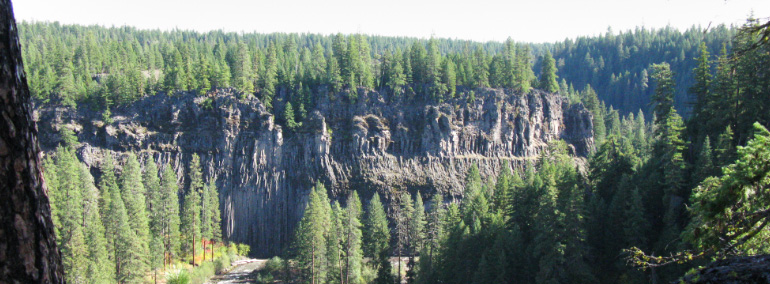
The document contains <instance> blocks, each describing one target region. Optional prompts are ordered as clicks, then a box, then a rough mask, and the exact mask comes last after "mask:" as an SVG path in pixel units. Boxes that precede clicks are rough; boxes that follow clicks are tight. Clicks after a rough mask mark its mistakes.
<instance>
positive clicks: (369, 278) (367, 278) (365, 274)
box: [361, 263, 377, 283]
mask: <svg viewBox="0 0 770 284" xmlns="http://www.w3.org/2000/svg"><path fill="white" fill-rule="evenodd" d="M361 278H362V279H363V282H364V283H374V279H376V278H377V270H376V269H374V267H372V266H371V265H370V264H369V263H364V264H363V265H361Z"/></svg>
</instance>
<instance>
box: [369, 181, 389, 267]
mask: <svg viewBox="0 0 770 284" xmlns="http://www.w3.org/2000/svg"><path fill="white" fill-rule="evenodd" d="M366 213H367V214H366V222H365V228H366V230H365V231H364V253H365V254H364V255H365V256H368V257H371V258H372V259H374V260H375V268H377V269H385V268H384V265H386V264H385V263H384V262H388V263H389V261H388V257H390V229H389V228H388V219H387V216H386V215H385V208H384V207H383V206H382V202H380V195H379V194H377V193H375V194H374V196H372V199H371V201H369V207H368V210H367V212H366ZM388 266H390V265H388ZM388 269H389V268H388ZM387 273H388V274H390V270H388V271H387ZM378 275H379V272H378Z"/></svg>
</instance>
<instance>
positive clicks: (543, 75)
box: [540, 50, 559, 93]
mask: <svg viewBox="0 0 770 284" xmlns="http://www.w3.org/2000/svg"><path fill="white" fill-rule="evenodd" d="M542 61H543V63H542V64H543V65H542V68H541V69H540V88H542V89H543V90H545V91H547V92H551V93H556V92H558V91H559V83H558V82H557V79H558V77H557V76H556V63H555V61H554V60H553V56H551V51H549V50H546V51H545V55H543V59H542Z"/></svg>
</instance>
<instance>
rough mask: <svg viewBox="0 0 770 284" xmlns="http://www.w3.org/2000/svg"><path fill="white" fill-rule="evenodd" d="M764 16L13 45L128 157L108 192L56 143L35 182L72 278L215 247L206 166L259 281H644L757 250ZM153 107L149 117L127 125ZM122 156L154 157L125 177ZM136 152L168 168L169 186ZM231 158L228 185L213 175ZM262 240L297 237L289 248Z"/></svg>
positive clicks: (135, 163) (763, 219) (84, 127)
mask: <svg viewBox="0 0 770 284" xmlns="http://www.w3.org/2000/svg"><path fill="white" fill-rule="evenodd" d="M762 24H763V23H761V22H759V21H756V20H750V21H749V22H748V23H747V24H746V26H744V27H741V28H735V29H733V28H727V27H724V26H719V27H716V28H711V29H708V30H706V31H704V30H701V29H691V30H688V31H686V32H680V31H676V30H673V29H661V30H646V29H641V28H640V29H637V30H635V31H633V32H624V33H620V34H615V33H612V32H608V33H607V34H606V35H603V36H600V37H597V38H579V39H576V40H567V41H565V42H563V43H556V44H523V43H516V42H513V41H512V40H509V41H506V42H505V43H487V44H480V43H473V42H466V41H459V40H446V39H429V40H417V39H411V38H387V37H369V36H364V35H333V36H320V35H296V34H269V35H263V34H236V33H222V32H211V33H205V34H203V33H196V32H190V31H172V32H160V31H141V30H135V29H132V28H126V27H123V28H103V27H82V26H62V25H59V24H49V23H31V24H22V25H20V27H21V28H20V31H21V35H22V39H23V40H24V41H23V45H24V56H25V63H26V65H27V66H29V68H28V70H27V73H28V74H29V77H30V88H31V91H32V94H33V95H34V96H35V98H36V99H37V100H38V103H39V105H42V106H49V107H51V106H53V107H52V108H53V109H54V110H56V111H59V110H58V109H57V107H62V106H63V108H61V109H69V110H72V108H73V107H76V108H77V109H80V110H87V111H85V113H88V115H82V117H84V119H82V120H83V121H86V122H85V123H81V122H79V121H77V119H76V118H77V117H76V115H72V117H76V118H73V119H71V121H72V123H71V125H70V126H71V127H72V128H79V131H82V132H81V133H80V135H81V136H80V137H89V138H90V139H92V141H90V142H92V143H95V142H93V141H107V142H99V143H105V144H107V145H108V146H107V147H105V148H109V147H113V148H118V146H119V147H122V148H123V149H122V150H126V149H128V151H129V152H130V151H131V150H132V149H140V150H141V149H144V148H142V147H146V148H147V149H146V151H147V153H138V154H133V153H129V154H127V155H126V156H125V157H123V159H125V161H124V162H123V161H121V163H118V164H121V165H122V167H121V169H122V170H121V172H120V175H117V176H116V175H115V168H113V165H114V164H115V163H114V162H113V161H112V160H111V159H112V157H110V156H105V157H104V159H102V160H101V161H102V162H101V169H100V172H101V173H102V174H101V176H100V178H99V182H98V183H97V185H96V186H95V182H94V181H93V178H92V177H91V173H90V172H89V171H87V170H86V169H85V167H83V166H82V165H81V164H80V162H79V161H78V159H77V157H76V154H75V149H74V148H75V146H74V145H77V143H78V142H77V138H75V137H76V136H75V135H73V134H72V133H69V132H67V131H69V130H68V129H67V128H66V127H61V128H60V131H62V133H61V134H60V136H61V138H62V139H61V140H62V141H61V146H60V147H59V148H58V149H57V150H56V152H55V153H53V155H52V158H48V159H47V160H46V180H48V182H49V183H51V188H52V189H51V191H50V195H51V198H52V207H53V212H54V223H55V224H56V226H57V228H58V231H57V234H58V236H59V242H60V245H61V247H62V248H63V249H62V251H63V255H64V258H65V266H66V268H67V271H69V272H68V277H69V278H68V279H83V278H92V277H101V278H93V279H110V280H112V279H116V280H117V281H118V282H122V281H127V282H131V281H132V280H136V279H138V278H141V277H142V276H143V275H148V273H149V271H151V268H157V267H160V266H161V265H162V264H164V263H168V260H166V259H168V258H174V257H177V258H178V257H180V256H182V257H188V255H189V257H190V260H192V261H195V255H196V248H198V245H197V243H196V239H198V238H201V237H202V238H204V239H207V240H211V239H213V240H215V241H217V242H219V241H220V240H221V239H223V238H224V237H222V236H221V235H219V234H218V233H219V232H218V231H217V228H218V227H220V225H217V222H218V220H217V218H216V217H217V216H220V214H222V213H220V212H217V211H218V210H219V209H220V206H221V204H219V205H220V206H213V205H212V204H217V203H220V201H218V200H217V197H220V196H222V195H223V193H217V189H216V185H217V184H222V183H221V182H220V183H217V181H216V179H212V177H214V176H216V175H217V174H219V175H220V176H222V177H225V178H229V180H228V181H227V182H226V184H227V185H228V186H229V187H230V188H229V189H228V190H229V191H230V192H227V193H226V194H232V195H226V196H227V197H228V198H229V199H235V201H226V202H231V203H225V204H228V205H226V206H224V207H225V208H229V204H239V203H238V202H240V203H241V205H243V203H246V202H253V203H258V204H257V205H255V206H256V207H258V209H254V210H253V211H252V208H251V207H241V208H247V209H249V210H246V213H240V214H245V215H244V216H247V217H246V218H243V219H240V220H251V221H253V223H258V225H259V226H262V227H258V226H257V225H254V226H252V227H248V228H247V229H245V230H243V231H242V234H241V235H238V236H239V237H243V236H246V237H250V238H252V239H255V240H253V241H255V242H259V243H260V244H274V243H279V244H281V245H282V246H281V247H278V246H274V247H271V248H270V250H267V249H265V248H259V249H263V252H269V253H272V254H281V255H282V257H285V258H286V259H287V260H286V261H283V260H281V259H277V258H276V259H273V260H272V266H270V267H271V268H269V269H268V270H267V271H266V272H265V273H263V274H262V275H260V277H261V278H260V279H262V280H264V282H270V281H274V280H276V279H282V280H281V281H283V282H301V283H314V284H315V283H394V281H396V279H398V280H401V279H406V281H407V283H512V282H513V283H519V282H520V283H648V282H660V281H663V282H667V281H674V280H676V279H677V278H679V277H681V276H682V275H684V274H685V273H688V271H689V273H696V272H694V271H695V270H692V269H693V268H695V267H697V266H699V265H703V264H706V263H708V262H709V261H711V260H715V259H724V258H730V257H734V256H746V255H749V256H750V255H757V254H767V253H770V247H769V246H768V245H767V244H768V243H770V240H768V236H770V231H768V228H767V226H766V225H767V223H768V220H770V219H768V218H770V213H768V211H767V207H768V206H770V203H768V200H770V199H769V198H768V190H767V184H768V180H769V177H770V166H769V165H770V161H768V157H770V153H769V152H768V151H770V150H768V149H770V147H769V146H768V143H769V142H768V141H770V132H768V131H767V130H766V129H765V128H764V127H763V125H765V126H766V125H770V112H768V109H770V78H769V77H768V76H770V72H767V71H768V70H769V69H768V66H770V44H768V37H769V35H770V28H768V24H764V25H762ZM233 96H237V98H235V97H233ZM179 100H187V101H188V102H186V103H185V102H180V101H179ZM153 103H162V104H168V106H165V105H164V106H163V107H165V108H161V107H157V108H153V109H155V110H162V111H163V113H154V112H153V111H152V110H147V109H143V110H142V111H144V112H143V114H145V115H147V116H148V117H150V118H143V119H139V118H135V117H134V118H132V116H131V115H129V114H136V113H142V112H138V111H136V109H137V108H143V106H150V105H152V104H153ZM147 108H149V107H147ZM112 110H115V112H116V113H120V114H121V115H120V116H119V117H118V116H116V117H115V119H116V120H119V121H117V122H115V121H113V114H112ZM588 111H590V114H589V113H588ZM60 112H64V111H60ZM95 112H96V113H100V116H101V119H94V117H93V116H92V114H93V113H95ZM49 113H50V112H49ZM81 113H83V112H81ZM242 114H243V117H241V115H242ZM217 115H219V116H217ZM156 118H161V119H156ZM165 118H168V119H165ZM180 118H189V119H188V120H190V121H191V122H187V123H198V122H201V123H207V122H212V123H210V125H217V127H223V128H227V130H226V131H223V132H222V133H220V132H216V131H212V130H211V129H210V128H209V127H210V126H208V125H206V126H205V127H204V128H205V129H203V130H202V131H200V130H198V129H195V127H191V126H189V125H188V124H185V122H180V121H178V120H179V119H180ZM199 118H200V120H198V119H199ZM220 118H221V120H217V119H220ZM273 118H275V123H277V124H278V125H279V126H276V125H274V121H273ZM152 119H154V120H159V121H160V120H162V121H161V122H157V123H155V122H152V121H148V120H152ZM52 120H54V119H52ZM132 120H134V121H132ZM166 120H167V121H166ZM136 121H138V122H136ZM327 121H328V124H327ZM67 123H69V122H67ZM211 127H213V126H211ZM239 127H241V128H239ZM551 128H553V129H551ZM566 128H580V129H579V130H580V131H577V132H576V130H575V129H566ZM99 129H104V130H103V131H102V130H99ZM116 129H117V130H116ZM148 129H150V130H149V131H148ZM88 131H91V132H92V133H87V132H88ZM110 131H112V132H110ZM163 131H175V133H177V132H181V134H180V135H179V136H177V135H175V133H160V134H158V133H159V132H163ZM196 131H197V132H196ZM184 132H186V134H185V133H184ZM105 133H106V134H105ZM115 133H120V134H115ZM190 133H192V134H190ZM243 133H246V134H243ZM501 133H502V134H501ZM533 133H535V134H533ZM586 133H587V134H586ZM391 134H392V135H391ZM582 134H586V135H585V136H588V137H583V136H581V135H582ZM153 135H155V136H153ZM185 135H189V136H185ZM207 135H210V136H207ZM217 135H219V136H221V137H227V138H222V139H217V138H216V137H219V136H217ZM239 135H243V136H239ZM590 136H593V139H591V137H590ZM117 137H120V138H124V139H126V140H130V142H127V143H124V144H119V143H114V141H112V140H118V139H117ZM137 137H138V138H137ZM169 137H173V138H169ZM179 137H181V138H180V139H177V138H179ZM233 137H236V138H233ZM284 137H285V138H284ZM111 139H112V140H111ZM152 139H156V140H158V141H160V142H159V143H156V144H152V146H156V145H157V146H158V147H156V149H149V147H150V146H148V145H149V143H151V142H152ZM207 139H210V140H211V141H209V140H207ZM241 139H244V140H248V141H247V142H244V141H242V140H241ZM570 140H573V141H570ZM168 141H172V142H168ZM199 141H202V142H199ZM145 142H147V144H143V143H145ZM209 142H210V143H209ZM217 143H220V144H217ZM181 144H185V146H186V147H190V148H192V149H193V150H192V151H189V152H190V153H196V154H193V155H192V156H191V157H188V156H189V155H188V154H190V153H188V152H184V151H183V150H184V149H182V147H180V145H181ZM116 145H117V146H116ZM216 145H226V146H227V147H228V148H227V149H224V150H221V149H218V148H217V147H216ZM391 145H395V146H391ZM164 147H165V148H167V149H160V148H164ZM215 148H216V149H215ZM219 148H222V147H219ZM169 149H170V150H169ZM220 150H221V152H220ZM163 151H166V152H163ZM94 152H97V151H94ZM198 152H200V153H201V154H202V155H206V159H205V160H206V161H207V162H208V169H207V170H202V169H201V167H203V166H201V164H202V162H201V160H202V159H201V158H200V157H199V156H198V155H197V153H198ZM100 153H108V154H109V153H112V152H111V150H110V149H106V150H105V151H102V152H100ZM169 153H170V154H169ZM233 153H236V154H239V155H240V156H238V155H236V154H233ZM265 153H268V154H265ZM284 153H287V154H284ZM351 153H352V154H351ZM89 154H90V153H89ZM137 155H138V156H139V157H149V159H145V160H144V161H142V163H143V164H145V167H144V170H142V169H141V167H140V166H139V159H138V158H137ZM186 155H187V156H186ZM284 155H290V157H289V158H287V156H284ZM154 156H162V157H164V158H165V159H166V160H168V161H176V163H177V165H176V166H177V167H187V169H184V170H183V172H186V173H187V175H186V177H184V178H182V179H184V182H183V183H182V184H183V186H182V188H178V187H177V186H178V185H179V184H178V180H179V179H180V177H177V176H176V174H177V173H176V172H174V171H172V170H171V169H172V166H171V165H170V164H168V165H155V164H154V161H153V158H152V157H154ZM172 156H173V157H172ZM586 156H587V157H586ZM233 157H235V158H233ZM216 158H221V159H222V160H225V161H228V163H224V162H218V161H221V160H217V159H216ZM586 160H587V163H586V162H585V161H586ZM235 162H238V163H241V164H237V165H240V167H239V168H238V170H239V172H236V173H235V174H233V173H230V172H226V171H224V170H222V169H221V167H223V166H222V165H229V166H233V165H235ZM185 164H186V165H185ZM300 164H302V165H300ZM305 164H306V165H305ZM362 165H363V166H362ZM249 166H250V167H249ZM304 166H307V167H304ZM217 167H219V168H217ZM158 168H161V169H163V171H162V174H158ZM426 168H427V169H429V170H426ZM304 169H307V170H304ZM459 169H462V172H464V174H463V176H464V179H463V180H462V185H461V186H458V185H457V184H456V183H452V181H453V180H454V179H455V178H456V172H457V171H458V170H459ZM230 170H232V169H230ZM142 171H144V174H142ZM249 171H257V172H258V173H251V172H249ZM293 171H302V172H301V173H295V172H293ZM431 171H432V172H431ZM167 172H168V173H167ZM202 172H207V173H209V174H208V176H207V177H208V178H209V180H207V184H206V185H204V174H203V173H202ZM250 174H253V175H250ZM420 174H423V175H420ZM367 175H368V177H366V178H371V180H367V179H366V178H364V177H362V176H367ZM372 176H374V177H372ZM436 179H445V180H450V181H435V180H436ZM287 180H291V181H287ZM238 181H240V182H241V183H243V184H238V185H235V186H234V185H233V184H232V183H233V182H238ZM311 181H312V183H310V184H311V185H312V184H315V185H314V186H312V189H311V190H310V192H309V194H305V193H306V192H307V190H306V189H308V188H309V187H311V186H307V184H308V183H309V182H311ZM367 182H368V183H367ZM442 182H443V183H442ZM325 183H326V184H325ZM431 186H433V188H431ZM290 187H291V188H290ZM279 189H280V190H279ZM359 192H360V193H361V196H359ZM175 193H176V194H175ZM255 196H256V197H255ZM179 197H182V198H179ZM239 197H244V198H239ZM423 197H425V198H426V200H429V201H427V202H424V201H423ZM251 198H255V199H251ZM271 198H273V199H271ZM257 199H259V200H257ZM180 201H181V202H180ZM292 202H293V203H292ZM158 204H162V206H160V207H158ZM180 204H181V205H182V207H181V208H177V207H179V205H180ZM298 204H299V205H298ZM169 206H170V207H169ZM295 207H299V208H300V209H304V212H299V213H300V214H294V213H295V212H294V211H293V210H294V209H293V208H295ZM63 208H67V209H68V210H63ZM96 208H98V211H96ZM215 209H216V210H215ZM156 210H159V211H156ZM230 210H232V208H230ZM258 210H259V211H258ZM270 210H272V211H270ZM95 212H98V213H99V214H96V213H95ZM254 212H260V213H261V212H271V213H274V212H279V214H282V215H280V216H278V218H275V219H277V220H272V217H273V216H272V215H270V216H267V217H265V216H259V217H262V218H261V219H260V218H259V217H253V216H251V215H255V214H253V213H254ZM225 215H227V214H225ZM230 215H231V216H228V218H233V217H232V215H235V216H238V215H237V214H236V213H233V212H232V211H231V212H230ZM295 215H299V216H298V217H299V218H297V219H298V220H297V221H299V222H298V225H296V226H293V225H291V224H290V223H291V221H292V220H293V219H292V218H294V217H297V216H295ZM267 219H270V220H271V221H273V222H274V223H279V224H272V225H271V224H264V223H267V221H265V220H267ZM177 223H179V224H181V226H178V225H175V224H177ZM271 226H272V227H271ZM264 227H268V228H270V229H267V230H262V228H264ZM274 227H280V228H278V229H276V230H277V231H279V232H281V234H284V233H285V231H286V230H289V229H294V230H293V232H294V233H293V234H291V236H290V241H291V245H288V244H286V243H283V242H284V241H285V240H284V236H283V235H280V236H277V237H272V236H273V235H271V234H270V233H271V232H273V231H271V229H274ZM177 228H178V229H181V231H180V232H176V231H174V230H176V229H177ZM105 232H106V233H105ZM101 236H107V238H105V239H102V238H101ZM256 236H259V237H261V238H259V239H258V240H257V238H258V237H256ZM175 238H181V239H175ZM276 239H278V240H276ZM250 241H252V240H250ZM85 243H88V244H92V243H104V245H98V246H94V247H95V248H89V247H87V246H85V245H84V244H85ZM129 244H132V245H131V249H125V248H126V247H128V246H129ZM204 244H206V243H205V242H204ZM276 250H280V253H274V252H275V251H276ZM104 255H106V256H104ZM204 255H205V254H204ZM393 256H399V258H398V261H397V262H395V263H394V262H393V261H392V260H391V259H390V257H393ZM401 256H404V257H407V258H408V261H404V262H403V263H402V258H401ZM98 259H107V260H109V261H108V262H105V261H99V260H98ZM164 260H165V261H164ZM104 263H107V264H109V266H110V267H102V266H101V265H104ZM393 265H395V267H393ZM78 273H81V274H78ZM84 275H85V276H84ZM72 277H74V278H72ZM96 282H98V281H96ZM399 283H401V282H399Z"/></svg>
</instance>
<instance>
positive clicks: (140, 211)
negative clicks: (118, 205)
mask: <svg viewBox="0 0 770 284" xmlns="http://www.w3.org/2000/svg"><path fill="white" fill-rule="evenodd" d="M120 189H121V191H120V194H121V196H122V197H123V203H124V204H125V207H126V213H127V214H128V221H129V224H130V226H131V230H133V235H134V238H135V239H134V241H133V243H132V244H131V245H132V249H131V251H132V253H134V254H135V255H136V256H135V257H131V258H130V260H129V262H130V266H131V270H132V271H131V273H136V274H139V275H144V274H145V273H146V272H147V271H148V267H147V264H148V263H149V259H150V258H149V256H150V251H149V249H150V248H149V244H150V240H151V235H150V227H149V218H148V217H147V205H146V201H145V194H146V192H145V188H144V184H143V183H142V172H141V168H140V167H139V162H138V161H137V159H136V155H134V154H133V153H130V154H129V155H128V161H127V162H126V164H125V165H124V166H123V173H122V174H121V176H120ZM113 202H114V200H113Z"/></svg>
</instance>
